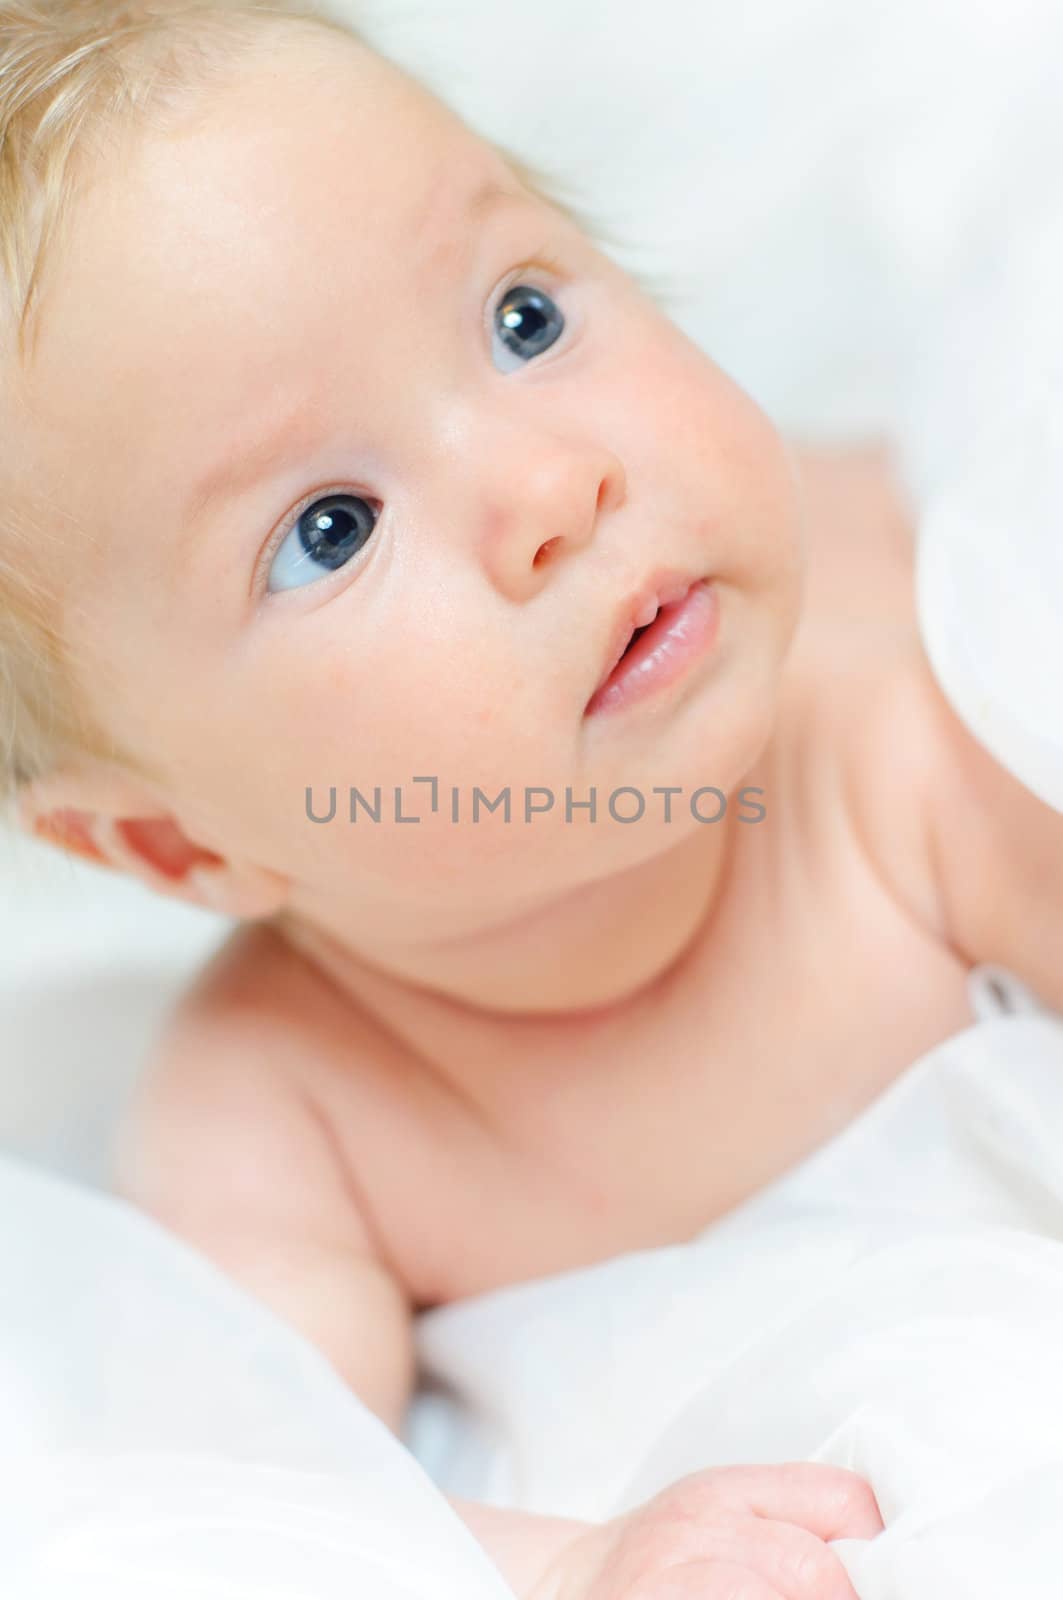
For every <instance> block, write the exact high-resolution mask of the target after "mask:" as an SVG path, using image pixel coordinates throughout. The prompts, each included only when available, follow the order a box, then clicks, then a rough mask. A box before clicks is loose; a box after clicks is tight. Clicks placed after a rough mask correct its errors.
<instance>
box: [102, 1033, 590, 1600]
mask: <svg viewBox="0 0 1063 1600" xmlns="http://www.w3.org/2000/svg"><path fill="white" fill-rule="evenodd" d="M309 1048H312V1045H311V1044H310V1043H309V1042H308V1037H307V1034H306V1032H305V1030H301V1029H300V1028H299V1024H298V1019H297V1018H296V1017H295V1016H294V1015H292V1014H290V1013H288V1012H281V1011H278V1010H271V1009H270V1008H269V1007H268V1006H266V1005H264V1004H263V1005H261V1006H259V1007H256V1008H255V1009H254V1011H251V1010H249V1009H248V1008H246V1007H244V1008H241V1009H238V1010H234V1011H231V1012H226V1011H225V1010H224V1009H223V1008H220V1007H218V1006H214V1007H213V1008H211V1010H210V1011H209V1012H206V1013H205V1012H203V1011H201V1010H200V1009H198V1008H197V1007H196V1006H195V1005H185V1006H184V1007H183V1008H182V1009H181V1010H180V1011H179V1012H178V1014H177V1017H176V1018H175V1019H174V1022H173V1024H172V1025H171V1028H170V1031H169V1032H168V1034H167V1035H166V1037H165V1038H164V1040H163V1041H162V1044H161V1047H160V1049H159V1051H158V1053H157V1055H156V1057H155V1059H154V1060H153V1062H152V1063H151V1066H150V1068H149V1070H148V1071H147V1072H146V1073H145V1075H144V1077H143V1078H142V1080H141V1082H140V1085H139V1087H138V1091H137V1093H136V1095H135V1096H134V1099H133V1101H132V1103H131V1105H130V1108H129V1112H128V1114H127V1116H126V1119H125V1121H124V1123H123V1125H122V1127H121V1128H120V1130H119V1136H118V1140H117V1143H116V1147H115V1152H114V1157H113V1161H112V1174H111V1176H112V1188H113V1189H114V1191H115V1192H116V1193H117V1194H119V1195H121V1196H122V1197H124V1198H125V1199H127V1200H129V1201H130V1202H131V1203H132V1204H134V1205H136V1206H138V1207H139V1208H140V1209H141V1210H143V1211H145V1212H147V1213H149V1214H150V1215H152V1216H153V1217H155V1218H156V1220H158V1221H159V1222H161V1223H162V1224H163V1225H164V1226H165V1227H167V1228H169V1229H170V1230H171V1231H172V1232H173V1233H175V1234H178V1235H180V1236H181V1237H182V1238H184V1239H185V1240H186V1241H187V1242H188V1243H190V1244H192V1245H194V1246H195V1247H196V1248H197V1249H199V1250H201V1251H202V1253H203V1254H204V1255H205V1256H208V1257H209V1258H210V1259H212V1260H213V1261H214V1262H215V1264H216V1265H218V1266H219V1267H221V1268H222V1269H223V1270H224V1271H225V1272H227V1273H228V1274H229V1275H230V1276H231V1277H232V1278H233V1279H234V1280H235V1281H236V1282H238V1283H240V1284H241V1285H242V1286H243V1287H244V1288H245V1289H247V1290H248V1291H249V1292H250V1293H251V1294H253V1295H255V1296H256V1297H257V1298H258V1299H260V1300H262V1301H263V1302H264V1303H265V1304H267V1305H268V1306H269V1307H270V1308H271V1309H272V1310H273V1311H274V1312H276V1313H277V1315H279V1316H280V1317H282V1318H283V1319H284V1320H285V1321H286V1322H288V1323H289V1324H290V1325H291V1326H293V1327H295V1328H297V1329H298V1330H299V1331H300V1332H301V1333H303V1334H304V1335H305V1336H306V1337H307V1338H308V1339H310V1340H311V1342H312V1343H313V1344H315V1345H316V1346H317V1347H318V1349H319V1350H321V1352H322V1354H323V1355H325V1356H326V1357H327V1358H328V1359H329V1360H330V1361H331V1363H332V1365H333V1366H334V1367H335V1369H336V1371H337V1372H338V1373H339V1374H340V1376H341V1377H342V1378H343V1379H344V1380H345V1381H346V1382H347V1384H348V1385H349V1386H350V1387H351V1388H352V1389H353V1390H354V1391H355V1393H356V1394H357V1395H358V1397H359V1398H360V1399H361V1400H362V1401H363V1402H364V1404H365V1405H367V1406H368V1407H369V1409H370V1410H371V1411H373V1412H375V1413H376V1415H377V1416H378V1417H380V1418H381V1420H382V1421H383V1422H385V1423H386V1424H387V1426H388V1427H389V1428H391V1429H392V1431H393V1432H395V1433H396V1434H399V1433H400V1432H401V1427H402V1422H403V1418H404V1415H405V1412H406V1408H407V1405H408V1403H409V1400H410V1397H411V1393H412V1389H413V1383H414V1378H415V1356H414V1345H413V1337H412V1312H411V1306H410V1303H409V1298H408V1296H407V1294H406V1293H405V1291H404V1290H403V1288H402V1286H401V1285H400V1283H399V1281H398V1279H397V1277H396V1276H395V1274H394V1273H393V1272H392V1271H390V1270H389V1268H388V1266H387V1265H385V1264H384V1263H383V1262H382V1261H381V1260H380V1259H379V1258H378V1256H377V1254H376V1252H375V1247H374V1240H373V1236H372V1232H371V1230H370V1228H369V1227H368V1226H367V1224H366V1222H365V1220H364V1218H363V1217H362V1215H361V1214H360V1212H359V1209H358V1205H357V1200H356V1198H355V1196H354V1195H353V1194H352V1193H351V1190H350V1188H349V1184H348V1180H347V1176H346V1174H345V1172H344V1170H343V1167H342V1165H341V1162H340V1158H339V1157H338V1155H337V1153H336V1149H335V1147H334V1145H333V1143H332V1140H331V1139H330V1137H329V1135H328V1132H327V1129H326V1127H325V1126H324V1124H323V1122H322V1120H321V1118H320V1116H319V1115H318V1114H317V1113H316V1111H315V1110H314V1108H313V1105H312V1103H311V1102H310V1100H309V1099H308V1097H307V1096H306V1095H305V1094H304V1093H302V1092H300V1089H299V1080H298V1078H297V1076H296V1075H295V1074H293V1073H292V1072H291V1071H290V1070H288V1069H289V1067H290V1063H291V1062H292V1061H297V1062H300V1063H301V1064H305V1059H306V1052H307V1050H308V1049H309ZM450 1504H451V1506H452V1507H453V1509H454V1511H455V1512H456V1513H457V1515H458V1516H459V1517H461V1519H462V1521H463V1522H465V1524H466V1526H467V1527H468V1528H469V1530H470V1532H471V1533H472V1534H473V1536H474V1537H475V1538H476V1539H477V1540H478V1542H479V1543H480V1544H481V1545H483V1547H484V1548H485V1550H486V1551H487V1553H488V1554H489V1555H490V1557H491V1559H492V1560H493V1561H494V1563H495V1565H496V1566H497V1567H498V1568H499V1570H500V1571H501V1572H502V1573H503V1575H504V1576H505V1578H506V1580H507V1581H508V1583H509V1584H510V1587H511V1588H512V1589H513V1590H514V1592H515V1593H516V1594H517V1595H520V1596H524V1595H525V1594H528V1593H530V1591H531V1589H532V1587H533V1585H534V1584H535V1583H536V1582H537V1581H538V1579H539V1578H540V1576H541V1575H542V1573H543V1572H544V1571H545V1569H546V1568H547V1566H548V1565H549V1564H551V1563H552V1562H553V1561H554V1560H555V1558H556V1557H557V1556H558V1554H559V1553H560V1551H561V1550H562V1548H563V1547H564V1546H566V1545H568V1544H570V1543H571V1542H572V1541H573V1539H574V1538H575V1537H576V1536H577V1535H580V1534H583V1533H585V1532H586V1531H587V1530H588V1527H589V1526H590V1525H589V1524H588V1523H586V1522H578V1521H574V1520H570V1519H567V1518H559V1517H548V1516H535V1515H532V1514H529V1513H523V1512H516V1511H507V1510H502V1509H496V1508H494V1507H491V1506H486V1505H480V1504H478V1503H477V1502H475V1501H469V1500H455V1499H451V1500H450Z"/></svg>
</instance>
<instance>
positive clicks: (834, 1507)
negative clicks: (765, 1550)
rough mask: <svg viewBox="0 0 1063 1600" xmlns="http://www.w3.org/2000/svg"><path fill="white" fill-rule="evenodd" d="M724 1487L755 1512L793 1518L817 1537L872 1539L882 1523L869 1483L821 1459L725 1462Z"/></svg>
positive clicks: (775, 1519) (776, 1518)
mask: <svg viewBox="0 0 1063 1600" xmlns="http://www.w3.org/2000/svg"><path fill="white" fill-rule="evenodd" d="M726 1492H727V1498H728V1500H731V1498H732V1496H733V1497H734V1502H733V1503H735V1504H740V1503H743V1502H744V1504H745V1505H746V1507H747V1509H749V1510H750V1511H753V1512H754V1513H755V1514H756V1515H757V1516H758V1517H768V1518H770V1519H771V1520H772V1521H773V1522H792V1523H795V1524H796V1525H797V1526H798V1527H800V1528H807V1529H808V1531H809V1533H814V1534H815V1535H816V1537H817V1538H819V1539H873V1538H874V1537H875V1535H876V1534H879V1533H881V1532H882V1529H883V1526H884V1524H883V1521H882V1513H881V1512H880V1511H879V1508H878V1501H877V1500H876V1499H875V1495H874V1491H873V1490H872V1488H871V1485H870V1484H868V1483H866V1482H865V1481H864V1479H863V1478H858V1477H857V1475H856V1473H855V1472H849V1471H848V1470H847V1469H846V1468H845V1467H831V1466H827V1465H826V1464H824V1463H823V1462H818V1461H787V1462H784V1463H783V1464H782V1465H780V1466H768V1467H729V1468H727V1490H726Z"/></svg>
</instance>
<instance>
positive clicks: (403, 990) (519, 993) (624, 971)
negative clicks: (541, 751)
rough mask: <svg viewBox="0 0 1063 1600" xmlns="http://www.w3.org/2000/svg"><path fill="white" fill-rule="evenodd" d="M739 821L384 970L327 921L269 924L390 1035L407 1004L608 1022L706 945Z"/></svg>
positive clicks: (509, 1016) (446, 1014)
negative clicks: (380, 1020)
mask: <svg viewBox="0 0 1063 1600" xmlns="http://www.w3.org/2000/svg"><path fill="white" fill-rule="evenodd" d="M734 812H735V807H734V806H733V805H729V806H728V808H727V812H726V814H725V816H724V817H723V818H721V820H720V821H719V822H718V823H713V824H707V825H703V826H700V827H699V828H698V829H697V830H696V831H695V832H694V833H692V834H688V835H686V836H685V837H684V838H683V839H682V840H681V841H680V842H679V843H678V844H675V845H672V846H670V847H669V849H668V850H666V851H664V852H662V853H661V854H659V855H657V856H656V857H654V858H653V859H651V860H650V861H647V862H643V863H640V864H639V865H638V866H637V867H633V868H630V869H628V870H627V871H625V872H623V873H618V874H615V875H614V876H613V877H611V878H608V879H606V880H604V881H601V882H598V883H594V884H590V885H585V886H582V887H581V888H579V889H578V890H576V891H573V892H571V893H569V894H566V895H564V896H562V897H560V898H559V899H557V900H555V901H553V902H551V903H550V904H548V905H547V906H545V907H543V908H540V909H539V910H537V911H536V912H534V913H533V914H528V915H524V916H521V917H517V918H515V919H513V920H512V921H511V922H508V923H505V924H502V925H495V926H492V927H491V928H488V929H485V930H482V931H480V932H478V933H476V934H474V935H471V936H466V937H462V938H461V939H455V940H451V941H447V942H445V943H436V944H433V945H431V946H425V945H420V946H418V947H416V948H414V949H410V950H409V951H407V952H403V953H402V955H401V956H400V957H399V958H398V959H395V958H392V959H389V960H388V961H387V962H381V963H380V964H379V965H378V964H376V962H375V960H374V956H373V953H372V952H371V953H370V954H369V955H368V956H366V955H364V954H363V953H362V952H361V951H359V950H357V949H355V948H354V946H353V943H352V942H351V941H350V940H349V939H347V938H345V937H344V933H343V930H342V928H341V927H338V926H336V925H334V924H333V923H332V922H331V919H329V918H327V917H324V916H310V915H307V914H306V913H305V912H294V911H292V910H290V909H289V910H286V911H285V912H283V913H281V914H280V916H278V917H277V918H275V919H274V921H273V923H272V924H271V925H272V926H273V928H274V929H275V931H276V932H278V933H279V934H280V935H281V937H282V938H284V939H285V940H287V942H288V943H289V944H290V945H291V946H293V947H294V948H295V949H296V950H298V951H299V952H301V953H302V954H303V955H304V956H305V957H306V958H307V959H309V960H310V961H311V962H313V964H314V965H315V966H317V967H318V968H319V969H320V970H322V971H323V972H324V973H325V974H326V975H327V976H328V977H329V978H330V979H331V980H332V982H333V983H334V984H336V985H337V986H338V987H339V988H340V989H341V990H343V991H344V992H345V993H347V994H348V995H349V996H350V997H351V999H352V1000H354V1001H356V1002H358V1003H360V1004H362V1005H366V1006H368V1008H369V1009H370V1010H371V1011H372V1012H374V1013H376V1014H378V1015H380V1016H381V1017H383V1018H386V1020H387V1021H388V1024H389V1026H394V1025H395V1019H396V1018H397V1017H401V1015H402V1013H403V1009H404V1008H408V1007H409V1006H411V1005H414V1006H420V1007H422V1008H424V1007H427V1008H428V1009H429V1010H434V1011H436V1012H437V1014H438V1015H439V1020H440V1021H441V1022H455V1023H456V1022H459V1021H460V1020H462V1019H467V1020H470V1021H471V1020H473V1019H480V1020H483V1021H497V1022H499V1023H502V1022H505V1021H511V1022H513V1023H515V1024H517V1023H519V1022H520V1021H521V1020H522V1019H529V1020H530V1019H541V1020H543V1021H546V1020H556V1021H557V1022H559V1023H563V1022H571V1023H574V1024H579V1023H581V1022H587V1023H593V1022H594V1021H596V1020H603V1021H604V1020H606V1019H607V1018H610V1017H613V1016H616V1015H617V1014H618V1013H620V1012H622V1010H623V1009H624V1007H625V1006H626V1005H630V1004H632V1003H639V1002H640V1001H641V1000H642V999H644V998H647V997H648V995H649V993H650V991H652V990H653V989H654V988H655V987H656V986H657V985H659V984H663V983H665V982H667V981H668V980H669V978H670V976H671V975H672V974H673V973H674V972H675V971H676V969H677V968H679V967H680V966H681V965H682V963H683V960H684V957H685V956H686V955H687V953H688V952H690V951H691V950H692V949H693V948H694V946H696V945H698V944H700V942H701V937H702V935H703V934H704V932H705V931H706V929H707V928H708V925H709V924H710V922H711V921H712V918H713V914H714V912H715V910H716V908H717V906H718V904H719V902H720V899H721V896H722V892H723V889H724V885H725V881H726V877H727V868H728V864H729V862H730V860H731V856H732V854H733V845H734V843H735V833H736V828H735V824H734V822H733V821H732V818H733V816H734ZM398 1031H400V1032H401V1031H402V1028H401V1025H400V1026H399V1029H398Z"/></svg>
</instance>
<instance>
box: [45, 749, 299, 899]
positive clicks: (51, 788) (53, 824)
mask: <svg viewBox="0 0 1063 1600" xmlns="http://www.w3.org/2000/svg"><path fill="white" fill-rule="evenodd" d="M16 810H17V815H18V820H19V824H20V826H21V827H22V828H23V829H24V831H25V832H26V833H28V834H31V835H32V836H33V837H34V838H35V839H41V840H43V841H44V842H45V843H46V844H52V845H56V846H58V847H59V848H60V849H62V850H65V851H68V852H69V853H70V854H72V855H77V856H82V857H84V858H85V859H86V860H87V861H91V862H93V863H95V864H96V865H97V866H102V867H108V868H110V869H111V870H112V871H115V872H125V873H128V874H129V876H130V877H134V878H138V879H139V880H140V881H141V882H142V883H144V884H146V885H147V886H148V888H150V889H154V890H155V891H156V892H157V893H159V894H164V895H168V896H170V897H171V898H172V899H175V900H182V901H185V902H186V903H191V904H193V905H199V906H205V907H209V909H210V910H212V911H219V912H221V913H222V914H223V915H224V916H231V917H237V918H240V919H248V918H250V919H254V918H258V917H268V916H272V915H273V913H274V912H276V911H277V910H279V909H280V907H281V906H282V905H284V903H285V902H286V900H287V898H288V892H289V889H290V884H289V880H288V879H286V878H284V877H282V876H280V875H279V874H278V873H275V872H271V871H269V870H268V869H267V868H265V867H259V866H256V865H254V864H252V863H250V862H247V861H243V860H236V859H234V858H230V857H227V856H225V855H223V854H219V853H218V852H217V851H216V850H212V849H209V848H208V847H206V846H205V845H203V844H201V843H199V842H197V841H196V840H195V839H194V838H192V837H191V836H190V834H189V833H188V832H187V831H186V828H185V827H184V826H183V824H182V823H181V822H180V821H179V820H178V818H177V817H176V816H175V815H174V813H173V812H172V811H170V810H168V809H167V807H166V805H165V804H164V803H163V802H162V801H161V800H160V797H159V795H158V793H157V792H155V791H154V790H153V789H151V788H150V787H149V786H148V785H147V784H146V783H145V782H144V781H143V780H142V779H139V778H137V777H135V776H133V775H130V774H128V773H126V772H119V771H118V770H116V769H115V768H114V767H112V766H107V765H104V764H103V763H99V762H96V761H95V760H92V759H88V758H86V759H84V760H72V761H69V762H67V763H66V764H64V766H63V767H62V768H60V769H58V770H56V771H54V772H52V773H50V774H49V775H48V777H46V778H39V779H35V780H33V781H32V782H31V783H29V784H27V785H25V786H24V787H23V789H22V790H20V792H19V795H18V798H17V801H16Z"/></svg>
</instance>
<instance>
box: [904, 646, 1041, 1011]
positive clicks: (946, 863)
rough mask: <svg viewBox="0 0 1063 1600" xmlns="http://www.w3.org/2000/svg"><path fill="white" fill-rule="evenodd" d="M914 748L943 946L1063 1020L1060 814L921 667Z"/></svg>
mask: <svg viewBox="0 0 1063 1600" xmlns="http://www.w3.org/2000/svg"><path fill="white" fill-rule="evenodd" d="M921 670H922V673H923V678H924V695H923V703H924V705H925V707H926V708H927V713H928V714H927V716H926V717H925V718H924V719H921V721H922V722H923V726H922V727H921V728H920V729H918V730H915V729H912V728H909V729H906V730H905V739H906V743H908V742H909V735H910V734H911V735H912V736H913V738H914V739H917V740H918V747H917V753H916V755H915V759H916V760H917V761H918V760H920V759H923V760H925V763H926V767H927V771H928V772H929V773H930V774H931V775H932V781H931V782H930V783H929V784H928V785H927V786H926V789H925V792H927V793H928V795H929V800H930V816H929V819H928V821H929V846H930V850H931V855H932V861H933V869H934V875H935V878H936V882H937V892H938V899H939V905H940V921H941V928H942V932H943V934H944V936H945V938H946V939H947V940H948V942H949V943H950V944H951V945H952V946H953V948H954V949H956V950H958V951H959V952H960V953H961V954H962V955H963V956H964V957H965V958H966V959H967V960H968V961H970V962H972V963H977V962H983V961H984V962H994V963H997V964H999V965H1000V966H1003V967H1006V968H1008V969H1009V970H1010V971H1012V972H1014V973H1015V974H1016V976H1017V977H1019V978H1021V979H1022V980H1023V981H1024V982H1025V983H1027V984H1028V985H1029V987H1030V988H1031V989H1032V990H1033V991H1034V993H1035V994H1037V995H1038V997H1039V998H1040V999H1041V1000H1043V1001H1044V1002H1045V1004H1046V1005H1049V1006H1051V1007H1052V1008H1053V1009H1054V1010H1056V1011H1058V1012H1060V1013H1063V815H1061V814H1060V813H1059V812H1058V811H1054V810H1053V809H1052V808H1051V806H1048V805H1046V804H1045V803H1044V802H1043V801H1042V800H1039V799H1038V798H1037V797H1036V795H1034V794H1032V793H1031V792H1030V790H1029V789H1027V788H1026V787H1025V786H1024V785H1023V784H1021V783H1020V782H1019V781H1018V779H1017V778H1015V777H1013V776H1012V775H1011V773H1010V772H1008V771H1007V770H1006V769H1005V768H1004V767H1002V766H1001V765H1000V763H999V762H998V761H997V760H996V759H995V757H993V756H992V755H990V753H989V752H988V750H986V749H985V747H984V746H983V745H981V744H980V743H979V742H978V740H977V739H975V738H974V736H973V735H972V734H971V733H970V732H969V730H968V729H967V727H966V726H965V725H964V723H962V722H961V721H960V719H959V718H958V717H957V715H956V713H955V712H954V711H953V709H952V707H951V705H950V704H949V702H948V701H947V700H946V699H945V697H944V695H943V694H942V692H941V689H940V688H939V686H938V684H937V680H936V679H935V677H934V675H933V672H932V670H931V668H930V665H929V663H928V662H925V661H924V663H923V666H922V669H921Z"/></svg>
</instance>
